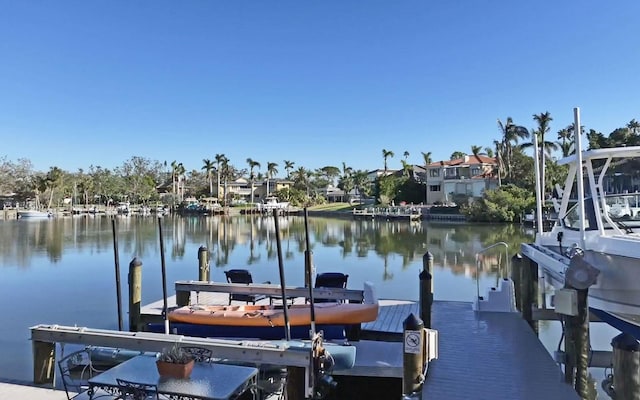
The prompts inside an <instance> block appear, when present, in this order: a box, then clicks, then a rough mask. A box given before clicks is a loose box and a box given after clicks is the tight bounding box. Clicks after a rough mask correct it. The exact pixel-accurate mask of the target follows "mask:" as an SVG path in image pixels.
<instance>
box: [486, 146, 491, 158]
mask: <svg viewBox="0 0 640 400" xmlns="http://www.w3.org/2000/svg"><path fill="white" fill-rule="evenodd" d="M484 152H485V154H486V155H487V157H491V158H493V148H491V147H488V146H487V147H485V148H484Z"/></svg>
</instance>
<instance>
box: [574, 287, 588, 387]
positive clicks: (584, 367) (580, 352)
mask: <svg viewBox="0 0 640 400" xmlns="http://www.w3.org/2000/svg"><path fill="white" fill-rule="evenodd" d="M576 291H577V293H578V315H576V316H574V317H571V319H572V331H573V332H572V333H573V343H574V351H575V360H576V383H575V388H576V392H577V393H578V394H579V395H580V397H582V398H583V399H586V398H588V396H589V358H590V355H591V351H590V350H591V344H590V341H589V307H588V305H587V297H588V295H589V289H580V290H576Z"/></svg>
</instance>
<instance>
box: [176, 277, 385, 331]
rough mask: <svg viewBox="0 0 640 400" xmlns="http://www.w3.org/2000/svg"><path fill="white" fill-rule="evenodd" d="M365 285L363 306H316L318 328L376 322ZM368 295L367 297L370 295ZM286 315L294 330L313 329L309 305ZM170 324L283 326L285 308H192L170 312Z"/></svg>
mask: <svg viewBox="0 0 640 400" xmlns="http://www.w3.org/2000/svg"><path fill="white" fill-rule="evenodd" d="M371 290H372V289H371V288H367V287H366V285H365V302H364V303H315V304H314V309H315V323H316V324H327V325H331V324H340V325H342V324H345V325H346V324H359V323H361V322H369V321H375V319H376V318H377V317H378V300H377V298H375V295H371ZM367 292H368V293H367ZM287 313H288V317H289V324H290V325H291V326H299V325H310V324H311V315H310V304H293V305H290V306H288V308H287ZM168 318H169V321H172V322H182V323H191V324H200V325H227V326H284V310H283V306H282V305H230V306H212V305H191V306H184V307H179V308H176V309H174V310H172V311H170V312H169V315H168Z"/></svg>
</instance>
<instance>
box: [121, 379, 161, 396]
mask: <svg viewBox="0 0 640 400" xmlns="http://www.w3.org/2000/svg"><path fill="white" fill-rule="evenodd" d="M116 382H118V389H119V390H120V397H118V398H119V399H123V400H148V399H156V400H160V398H159V397H158V385H152V384H149V383H140V382H133V381H128V380H126V379H120V378H116Z"/></svg>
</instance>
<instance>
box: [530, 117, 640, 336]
mask: <svg viewBox="0 0 640 400" xmlns="http://www.w3.org/2000/svg"><path fill="white" fill-rule="evenodd" d="M576 126H579V124H576ZM578 143H579V141H578ZM578 148H579V146H578ZM633 158H638V159H640V146H634V147H621V148H605V149H595V150H588V151H582V152H581V153H580V154H579V155H578V154H575V155H572V156H570V157H567V158H565V159H563V160H561V161H560V162H559V163H560V164H566V165H569V174H568V176H567V180H566V181H565V185H564V188H563V189H562V188H557V190H556V191H557V192H558V194H559V195H560V197H561V198H560V199H558V200H559V201H556V203H555V205H556V211H557V213H558V220H557V221H556V222H555V225H554V226H553V227H552V229H551V231H549V232H543V230H542V229H543V228H542V227H539V228H538V232H537V234H536V238H535V242H534V243H523V244H522V245H521V250H522V254H523V255H524V256H526V257H527V258H529V259H531V260H533V261H534V262H536V263H537V264H538V265H539V267H540V268H542V269H543V270H544V271H545V272H546V276H547V277H548V278H550V279H549V281H550V282H551V283H552V284H553V285H554V286H555V287H556V288H561V287H563V286H564V284H565V277H570V278H571V279H570V278H567V279H568V280H569V281H570V282H576V281H578V282H582V283H584V286H585V287H583V289H586V288H587V287H588V289H589V298H588V304H589V307H590V309H591V311H592V312H594V313H595V314H596V315H598V317H600V318H601V319H602V320H604V321H605V322H607V323H609V324H610V325H612V326H614V327H615V328H617V329H619V330H621V331H625V332H627V333H630V334H632V335H634V336H636V338H640V284H638V280H639V279H640V193H620V194H610V193H606V190H605V189H606V188H609V187H611V185H608V183H609V182H611V179H612V175H613V174H612V173H609V175H607V171H608V170H609V168H611V167H612V166H618V165H622V164H624V163H627V162H629V161H630V160H631V159H633ZM581 161H582V165H583V166H584V168H578V166H579V165H580V162H581ZM583 171H584V172H586V176H583V174H584V172H583ZM585 178H586V179H585ZM582 182H584V183H583V184H582ZM582 186H584V188H583V189H582V192H581V191H580V188H582ZM572 191H573V193H572ZM572 194H574V195H572ZM541 198H542V197H541V196H540V195H539V190H538V199H541ZM576 200H577V202H576ZM540 213H541V211H540V207H538V214H540ZM539 218H540V219H541V216H540V217H539ZM569 267H571V268H569ZM573 286H574V287H576V286H575V285H573ZM576 288H578V289H580V288H579V287H576Z"/></svg>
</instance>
